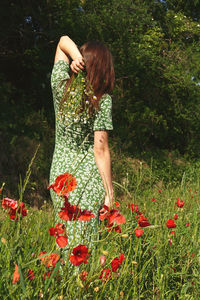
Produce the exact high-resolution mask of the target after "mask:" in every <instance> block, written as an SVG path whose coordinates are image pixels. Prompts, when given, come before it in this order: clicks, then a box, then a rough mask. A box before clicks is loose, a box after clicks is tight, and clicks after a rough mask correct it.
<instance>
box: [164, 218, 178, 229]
mask: <svg viewBox="0 0 200 300" xmlns="http://www.w3.org/2000/svg"><path fill="white" fill-rule="evenodd" d="M166 225H167V227H168V228H175V227H176V224H175V222H174V220H172V219H169V220H168V221H167V223H166Z"/></svg>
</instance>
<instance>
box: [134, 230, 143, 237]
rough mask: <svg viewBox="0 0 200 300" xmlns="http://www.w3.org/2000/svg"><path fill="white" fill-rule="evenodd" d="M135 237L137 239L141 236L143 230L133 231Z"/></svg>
mask: <svg viewBox="0 0 200 300" xmlns="http://www.w3.org/2000/svg"><path fill="white" fill-rule="evenodd" d="M135 235H136V236H137V237H140V236H142V235H143V229H142V228H138V229H135Z"/></svg>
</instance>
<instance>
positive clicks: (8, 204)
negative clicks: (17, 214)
mask: <svg viewBox="0 0 200 300" xmlns="http://www.w3.org/2000/svg"><path fill="white" fill-rule="evenodd" d="M2 207H3V208H4V209H7V208H12V209H17V208H18V202H17V201H15V200H13V199H10V198H4V199H3V200H2Z"/></svg>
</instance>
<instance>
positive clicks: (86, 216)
mask: <svg viewBox="0 0 200 300" xmlns="http://www.w3.org/2000/svg"><path fill="white" fill-rule="evenodd" d="M92 218H95V215H94V214H93V213H92V212H91V211H90V210H87V209H84V210H82V211H81V215H80V216H79V217H78V220H79V221H90V220H91V219H92Z"/></svg>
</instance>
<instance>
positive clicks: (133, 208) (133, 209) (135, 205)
mask: <svg viewBox="0 0 200 300" xmlns="http://www.w3.org/2000/svg"><path fill="white" fill-rule="evenodd" d="M128 208H129V209H130V210H131V211H132V212H137V211H138V210H139V207H138V205H137V204H134V203H129V204H128Z"/></svg>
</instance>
